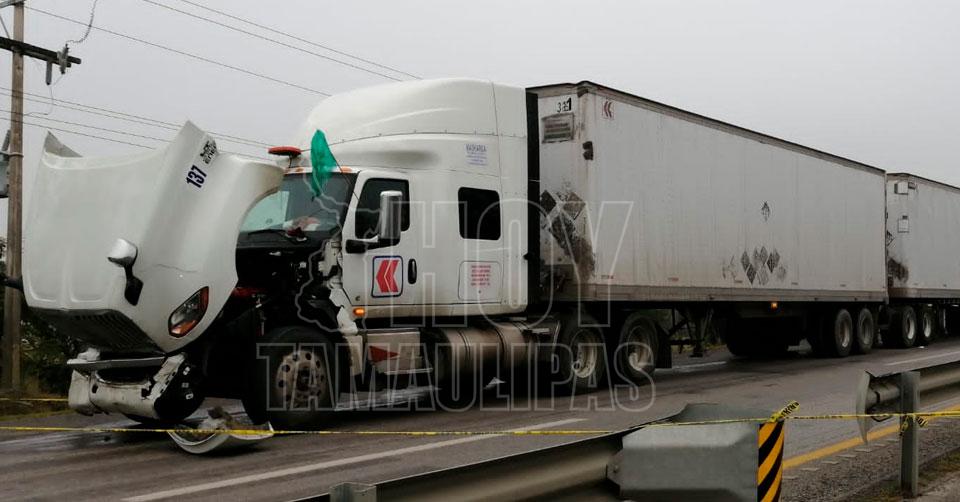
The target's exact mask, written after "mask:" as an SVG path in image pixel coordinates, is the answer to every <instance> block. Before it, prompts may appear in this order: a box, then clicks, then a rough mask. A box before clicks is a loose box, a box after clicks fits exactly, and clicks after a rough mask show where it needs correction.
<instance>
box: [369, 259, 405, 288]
mask: <svg viewBox="0 0 960 502" xmlns="http://www.w3.org/2000/svg"><path fill="white" fill-rule="evenodd" d="M401 293H403V258H402V257H400V256H375V257H374V258H373V291H372V292H371V293H370V296H373V297H374V298H384V297H389V296H400V294H401Z"/></svg>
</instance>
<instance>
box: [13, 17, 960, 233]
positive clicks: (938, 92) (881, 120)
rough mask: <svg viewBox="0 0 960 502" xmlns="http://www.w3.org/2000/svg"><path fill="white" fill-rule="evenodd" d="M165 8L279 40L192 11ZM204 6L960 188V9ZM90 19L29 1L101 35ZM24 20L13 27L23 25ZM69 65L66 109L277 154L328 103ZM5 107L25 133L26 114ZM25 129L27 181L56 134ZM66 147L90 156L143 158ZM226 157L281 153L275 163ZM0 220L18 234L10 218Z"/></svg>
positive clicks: (324, 74)
mask: <svg viewBox="0 0 960 502" xmlns="http://www.w3.org/2000/svg"><path fill="white" fill-rule="evenodd" d="M153 1H155V2H157V3H162V4H165V5H169V6H171V7H175V8H177V9H181V10H185V11H189V12H192V13H195V14H198V15H202V16H204V17H211V18H216V19H217V20H218V21H221V22H224V23H227V24H231V25H234V26H238V27H241V28H243V29H245V30H249V31H255V32H257V33H261V34H263V35H265V36H269V37H271V38H277V37H278V35H275V34H271V33H269V32H266V31H263V30H262V29H259V28H255V27H251V26H249V25H244V24H242V23H240V22H238V21H235V20H231V19H229V18H224V17H222V16H218V15H217V14H214V13H211V12H209V11H205V10H202V9H198V8H196V7H193V6H191V5H189V4H187V3H184V2H182V1H180V0H153ZM191 1H192V2H194V3H201V4H203V5H206V6H209V7H212V8H216V9H218V10H222V11H224V12H227V13H229V14H232V15H235V16H239V17H242V18H245V19H249V20H254V21H256V22H258V23H261V24H263V25H267V26H270V27H274V28H277V29H280V30H282V31H284V32H285V33H290V34H292V35H295V36H298V37H300V38H303V39H308V40H310V41H313V42H316V43H319V44H323V45H326V46H329V47H332V48H334V49H337V50H340V51H344V52H348V53H350V54H354V55H357V56H359V57H362V58H364V59H367V60H370V61H375V62H377V63H380V64H383V65H387V66H390V67H393V68H396V69H399V70H402V71H405V72H409V73H411V74H414V75H417V76H420V77H423V78H432V77H446V76H467V77H478V78H485V79H493V80H497V81H500V82H504V83H510V84H516V85H521V86H529V85H540V84H549V83H556V82H575V81H579V80H592V81H595V82H598V83H601V84H605V85H608V86H611V87H615V88H619V89H622V90H625V91H628V92H631V93H634V94H639V95H641V96H644V97H647V98H650V99H654V100H658V101H662V102H665V103H667V104H670V105H674V106H677V107H680V108H683V109H686V110H690V111H693V112H697V113H700V114H703V115H707V116H710V117H714V118H717V119H721V120H724V121H727V122H732V123H734V124H737V125H741V126H744V127H748V128H751V129H755V130H758V131H761V132H765V133H768V134H772V135H774V136H778V137H781V138H784V139H787V140H790V141H794V142H798V143H801V144H804V145H808V146H812V147H815V148H818V149H822V150H826V151H828V152H831V153H835V154H838V155H842V156H846V157H850V158H853V159H856V160H859V161H862V162H865V163H868V164H871V165H875V166H877V167H880V168H882V169H886V170H888V171H909V172H913V173H916V174H919V175H922V176H926V177H930V178H934V179H937V180H941V181H945V182H948V183H951V184H955V185H960V160H958V157H960V155H958V153H960V147H958V145H960V97H958V93H960V2H955V1H920V0H911V1H902V2H890V1H877V0H869V1H868V0H863V1H837V0H831V1H806V2H777V1H771V0H755V1H730V0H724V1H680V0H668V1H632V2H624V1H620V2H617V1H599V0H594V1H592V2H583V1H582V0H577V1H566V0H551V1H549V2H546V1H545V2H532V1H531V2H522V1H519V0H512V1H479V0H473V1H470V2H466V1H451V0H447V1H432V2H427V1H409V0H405V1H397V0H393V1H386V0H384V1H375V2H374V1H360V0H357V1H350V2H329V1H320V0H312V1H308V0H301V1H283V2H264V1H262V0H260V1H253V0H191ZM92 3H93V0H69V1H68V0H59V1H57V0H28V1H27V5H28V6H31V7H34V8H36V9H43V10H45V11H49V12H53V13H56V14H58V15H61V16H65V17H69V18H72V19H76V20H80V21H82V22H84V23H85V22H86V21H87V19H88V18H89V14H90V9H91V5H92ZM12 11H13V9H12V8H10V7H8V8H4V9H3V11H2V15H3V19H4V21H5V23H6V26H7V27H8V28H9V29H12V27H13V26H12ZM94 26H99V27H103V28H106V29H109V30H112V31H116V32H120V33H124V34H128V35H131V36H135V37H138V38H142V39H144V40H147V41H150V42H153V43H158V44H162V45H166V46H169V47H171V48H174V49H177V50H180V51H185V52H190V53H193V54H196V55H197V56H201V57H204V58H207V59H210V60H215V61H218V62H221V63H223V64H226V65H231V66H234V67H238V68H242V69H244V70H247V71H249V72H255V73H259V74H263V75H266V76H269V77H271V78H274V79H279V80H284V81H288V82H290V83H293V84H296V85H298V86H302V87H306V88H309V89H313V90H317V91H323V92H327V93H331V94H332V93H338V92H343V91H347V90H350V89H354V88H357V87H362V86H367V85H372V84H378V83H383V82H389V80H388V79H387V78H384V77H382V76H379V75H375V74H371V73H368V72H364V71H360V70H357V69H355V68H351V67H347V66H344V65H341V64H337V63H334V62H331V61H329V60H326V59H322V58H320V57H317V56H315V55H311V54H305V53H303V52H299V51H296V50H293V49H290V48H285V47H280V46H277V45H275V44H272V43H270V42H266V41H263V40H259V39H256V38H253V37H251V36H248V35H244V34H240V33H236V32H232V31H230V30H228V29H226V28H223V27H220V26H217V25H214V24H210V23H207V22H205V21H202V20H198V19H194V18H191V17H188V16H185V15H183V14H180V13H176V12H172V11H169V10H166V9H163V8H160V7H157V6H155V5H151V4H150V3H147V2H145V1H143V0H100V1H99V3H98V5H97V9H96V15H95V18H94ZM83 32H84V27H83V26H80V25H77V24H73V23H70V22H67V21H63V20H59V19H56V18H52V17H49V16H47V15H44V14H41V13H39V12H36V11H31V10H28V11H27V22H26V39H27V41H28V42H30V43H33V44H37V45H40V46H43V47H47V48H51V49H59V48H61V47H62V46H63V45H64V43H65V42H66V41H67V40H71V39H79V38H80V37H81V36H82V34H83ZM284 42H285V43H289V44H292V45H296V46H299V47H303V48H305V49H307V50H309V51H311V52H317V53H322V54H325V55H328V56H330V57H333V58H337V59H341V60H344V61H349V62H351V63H352V64H355V65H358V66H364V67H368V68H371V69H373V70H375V71H378V72H383V73H389V74H391V75H394V76H397V77H402V78H410V77H404V76H403V75H400V74H397V73H393V72H390V71H388V70H384V69H382V68H376V67H372V66H370V65H369V64H367V63H363V62H360V61H357V60H352V59H350V58H348V57H346V56H342V55H339V54H336V53H333V52H329V51H325V50H323V49H319V48H317V47H313V46H310V45H306V44H304V43H302V42H298V41H296V40H291V39H284ZM71 53H72V54H73V55H76V56H79V57H81V58H82V59H83V63H82V64H81V65H80V66H77V67H74V68H72V69H71V70H70V71H69V72H68V74H67V75H66V76H64V77H63V78H62V79H60V80H59V81H58V83H57V85H55V86H54V87H53V88H52V89H50V88H47V87H46V86H45V85H44V70H43V67H42V66H41V65H40V64H36V63H30V62H28V63H27V67H26V68H27V73H26V82H27V83H26V89H27V92H30V93H33V94H36V95H40V96H49V92H50V91H51V90H52V92H53V95H54V97H55V98H56V99H58V100H59V99H62V100H67V101H71V102H75V103H82V104H85V105H90V106H96V107H99V108H105V109H110V110H116V111H122V112H125V113H129V114H136V115H140V116H144V117H149V118H150V119H153V120H160V121H164V122H170V123H181V122H183V121H185V120H187V119H190V120H192V121H194V122H196V123H197V124H198V125H199V126H200V127H202V128H205V129H207V130H211V131H215V132H219V133H224V134H229V135H233V136H237V137H241V138H247V139H253V140H256V141H259V142H264V143H267V144H283V143H286V142H288V140H289V139H290V138H291V136H292V135H293V133H294V131H295V128H296V127H297V126H298V125H299V124H300V122H301V121H302V120H303V118H304V116H305V114H306V113H307V112H308V111H309V109H310V108H311V107H312V106H313V105H314V104H315V103H317V102H318V101H319V100H320V99H322V98H323V96H322V95H319V94H315V93H313V92H310V91H307V90H303V89H298V88H295V87H291V86H288V85H284V84H280V83H277V82H273V81H269V80H266V79H263V78H258V77H254V76H251V75H248V74H245V73H242V72H239V71H235V70H230V69H227V68H224V67H220V66H215V65H213V64H211V63H207V62H202V61H198V60H196V59H193V58H189V57H186V56H183V55H179V54H174V53H171V52H168V51H164V50H160V49H157V48H155V47H150V46H146V45H143V44H140V43H137V42H132V41H130V40H126V39H123V38H119V37H117V36H114V35H111V34H108V33H105V32H103V31H98V30H96V29H94V30H93V31H92V32H91V33H90V36H89V37H88V38H87V39H86V40H85V41H84V42H82V43H76V42H74V43H71ZM10 61H11V59H10V55H9V53H7V52H4V53H3V54H0V78H2V80H0V87H3V88H4V89H3V90H0V101H2V102H3V103H9V102H8V101H6V100H8V99H9V97H8V96H6V95H5V94H6V93H7V91H6V89H8V88H9V85H10V81H9V74H10V64H11V63H10ZM31 99H37V98H33V97H31ZM46 99H47V100H49V98H46ZM39 101H40V102H36V101H28V102H27V107H26V108H27V111H28V112H33V113H34V115H32V116H31V117H28V118H26V119H25V121H26V122H30V123H34V124H41V125H45V126H49V127H55V128H58V129H69V130H73V131H82V132H85V133H87V134H93V135H97V136H104V137H109V138H112V139H116V140H121V141H127V142H131V143H137V144H141V145H148V146H158V145H160V144H161V143H160V142H158V141H155V140H152V139H148V138H144V137H133V136H125V135H122V134H116V133H111V132H106V131H103V130H97V129H90V128H87V127H81V126H79V125H73V124H65V123H62V122H54V121H53V120H57V121H67V122H73V123H75V124H81V123H82V124H88V125H91V126H95V127H100V128H106V129H114V130H120V131H124V132H128V133H133V134H137V135H140V136H147V137H151V138H162V139H169V138H170V137H172V136H173V133H174V131H171V130H167V129H163V128H156V127H148V126H143V125H138V124H133V123H130V122H125V121H120V120H115V119H110V118H106V117H103V116H98V115H94V114H88V113H80V112H76V111H72V110H68V109H65V108H62V107H56V106H55V107H51V106H50V105H49V104H48V103H45V102H44V99H40V100H39ZM68 106H73V105H68ZM0 109H2V110H3V112H0V115H2V116H3V117H4V118H8V117H9V104H2V105H0ZM0 125H2V127H4V128H5V127H7V126H8V125H9V121H8V120H4V121H3V122H2V123H0ZM25 129H26V142H25V150H24V151H25V166H26V168H25V178H26V180H27V183H28V184H29V182H30V180H31V179H32V176H33V173H34V171H35V165H36V161H37V156H38V154H39V151H40V148H41V143H40V142H41V140H42V137H43V134H44V133H43V128H38V127H33V126H27V127H26V128H25ZM54 133H55V134H57V135H58V136H59V137H60V138H61V139H62V140H63V141H64V143H66V144H67V145H69V146H71V147H72V148H74V149H75V150H77V151H78V152H80V153H81V154H83V155H105V154H118V153H125V152H133V151H141V150H142V149H141V148H139V147H136V146H132V145H126V144H119V143H111V142H107V141H103V140H99V139H93V138H89V137H84V136H79V135H75V134H70V133H66V132H59V131H54ZM221 147H222V148H223V149H228V150H234V151H238V152H244V153H250V154H256V155H259V156H264V155H263V153H264V152H263V149H261V148H259V147H249V146H245V145H238V144H232V143H226V142H221ZM28 190H29V185H28ZM0 214H2V215H3V216H2V221H0V229H5V226H6V216H5V204H3V205H2V206H0Z"/></svg>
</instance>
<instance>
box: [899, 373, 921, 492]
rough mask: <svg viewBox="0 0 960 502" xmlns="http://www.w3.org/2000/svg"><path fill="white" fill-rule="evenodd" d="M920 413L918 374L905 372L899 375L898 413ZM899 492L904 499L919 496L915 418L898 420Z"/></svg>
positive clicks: (918, 436) (918, 453)
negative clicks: (899, 432)
mask: <svg viewBox="0 0 960 502" xmlns="http://www.w3.org/2000/svg"><path fill="white" fill-rule="evenodd" d="M918 411H920V372H919V371H907V372H904V373H902V374H901V375H900V412H901V413H916V412H918ZM900 430H901V431H903V433H902V434H901V436H900V491H901V493H902V495H903V496H904V497H910V498H913V497H916V496H917V495H919V491H920V490H919V485H920V425H919V424H918V423H917V420H916V417H914V416H912V415H911V416H904V417H901V418H900Z"/></svg>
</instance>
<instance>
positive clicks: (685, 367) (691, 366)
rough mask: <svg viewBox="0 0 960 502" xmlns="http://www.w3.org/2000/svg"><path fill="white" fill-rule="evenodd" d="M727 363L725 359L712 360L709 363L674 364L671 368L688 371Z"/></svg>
mask: <svg viewBox="0 0 960 502" xmlns="http://www.w3.org/2000/svg"><path fill="white" fill-rule="evenodd" d="M724 364H727V361H713V362H709V363H697V364H685V365H683V366H675V367H674V368H673V369H674V370H676V371H677V372H678V373H689V372H693V371H697V370H701V369H705V368H711V367H713V366H723V365H724Z"/></svg>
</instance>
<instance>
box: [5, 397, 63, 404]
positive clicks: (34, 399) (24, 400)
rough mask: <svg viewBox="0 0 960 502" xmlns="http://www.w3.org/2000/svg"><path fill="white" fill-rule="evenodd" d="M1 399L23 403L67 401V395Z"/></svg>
mask: <svg viewBox="0 0 960 502" xmlns="http://www.w3.org/2000/svg"><path fill="white" fill-rule="evenodd" d="M0 401H5V402H22V403H65V402H67V398H65V397H0Z"/></svg>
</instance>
